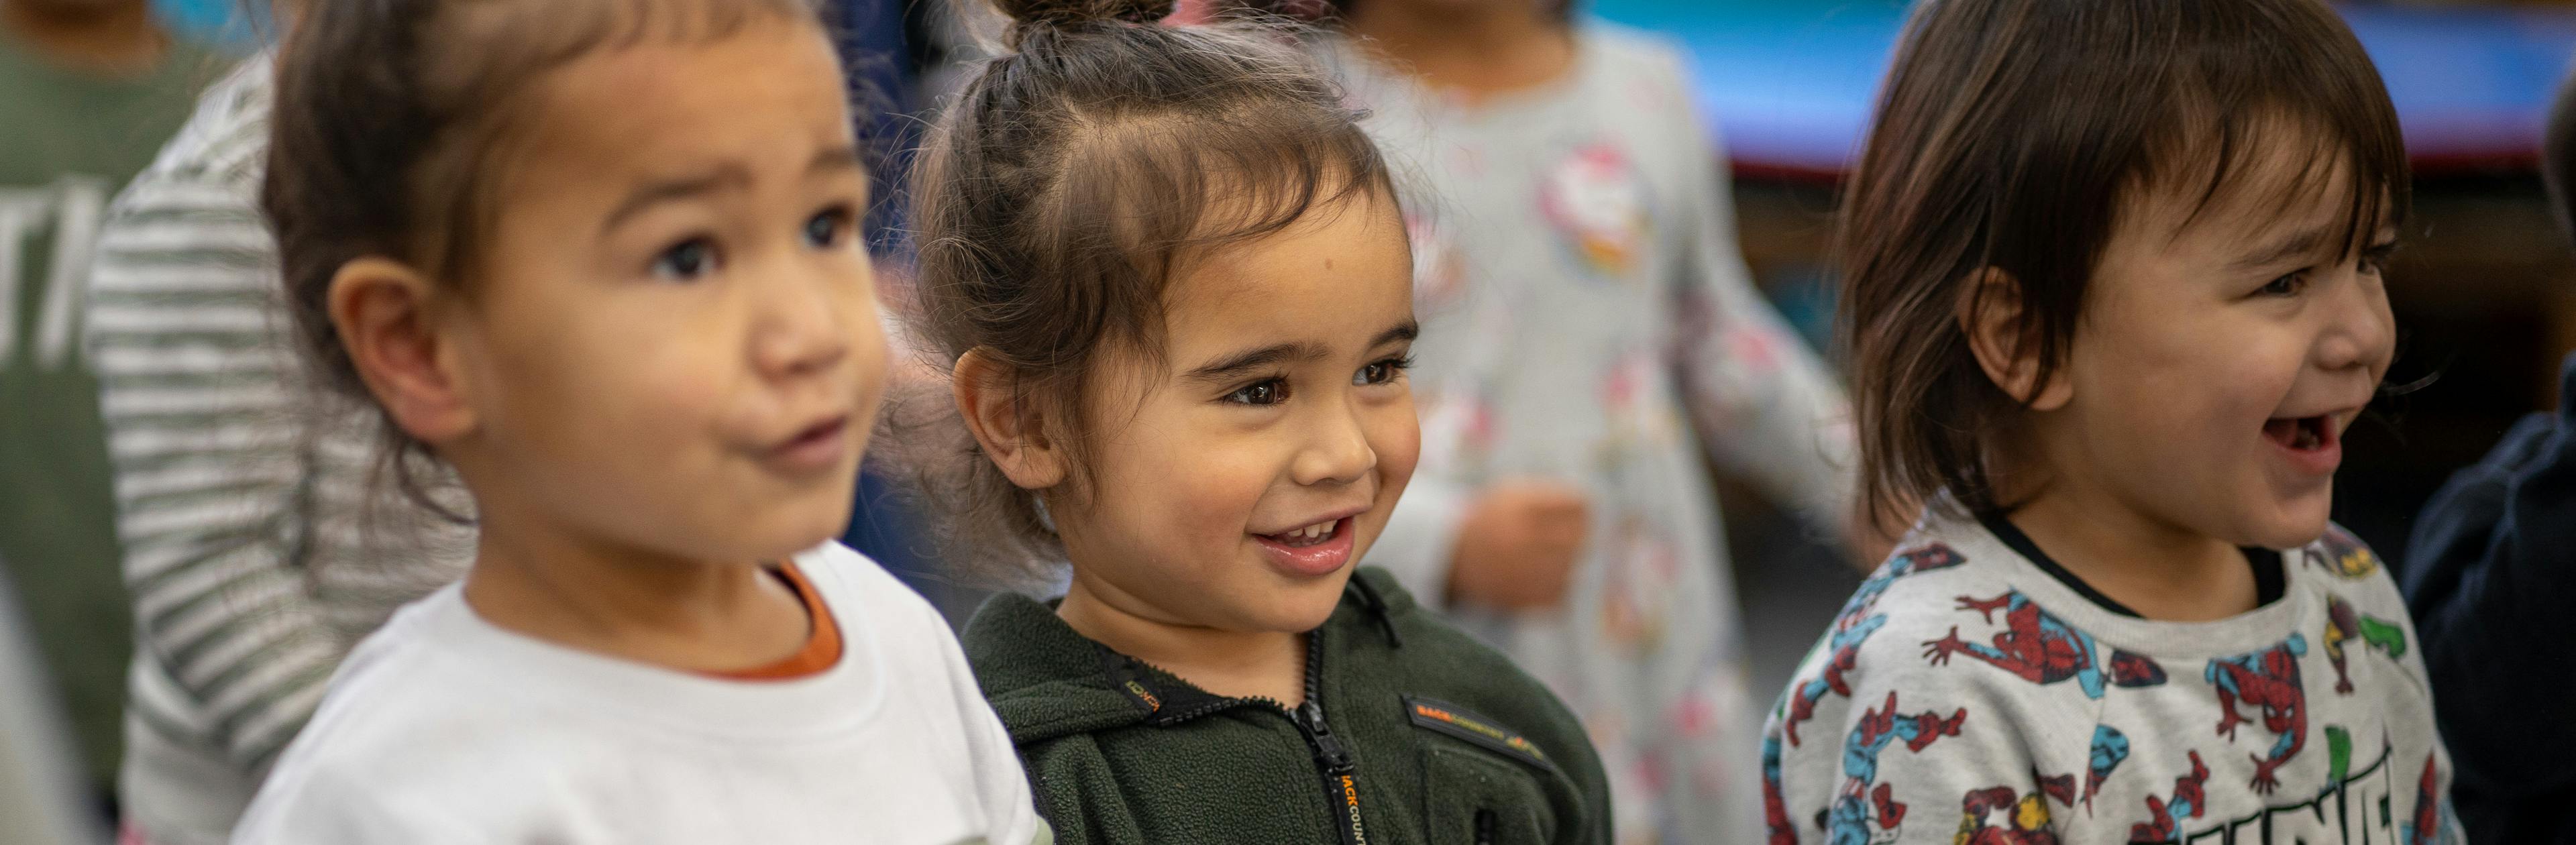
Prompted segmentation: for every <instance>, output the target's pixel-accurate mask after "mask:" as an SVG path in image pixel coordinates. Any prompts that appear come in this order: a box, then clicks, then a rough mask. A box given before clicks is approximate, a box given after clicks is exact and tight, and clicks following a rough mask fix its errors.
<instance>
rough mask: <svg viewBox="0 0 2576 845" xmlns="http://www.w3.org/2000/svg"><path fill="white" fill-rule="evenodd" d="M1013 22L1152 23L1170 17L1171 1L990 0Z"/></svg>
mask: <svg viewBox="0 0 2576 845" xmlns="http://www.w3.org/2000/svg"><path fill="white" fill-rule="evenodd" d="M993 5H995V6H998V7H1000V8H1001V10H1002V14H1005V15H1009V16H1011V23H1012V25H1013V26H1014V27H1015V28H1017V27H1028V26H1034V25H1040V24H1043V25H1048V26H1064V25H1067V24H1078V23H1089V22H1092V21H1126V22H1128V23H1147V24H1149V23H1153V22H1156V21H1159V20H1162V19H1164V18H1166V17H1169V16H1171V14H1172V7H1173V5H1174V3H1173V0H993Z"/></svg>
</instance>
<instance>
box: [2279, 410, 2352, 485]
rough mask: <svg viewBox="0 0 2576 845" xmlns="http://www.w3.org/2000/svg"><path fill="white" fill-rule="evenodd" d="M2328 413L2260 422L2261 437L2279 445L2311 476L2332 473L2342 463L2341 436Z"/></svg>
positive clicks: (2297, 466) (2291, 461) (2292, 464)
mask: <svg viewBox="0 0 2576 845" xmlns="http://www.w3.org/2000/svg"><path fill="white" fill-rule="evenodd" d="M2335 427H2336V426H2335V418H2334V416H2333V415H2331V414H2320V415H2317V416H2313V417H2275V418H2272V419H2269V420H2265V421H2263V439H2265V440H2269V441H2272V445H2274V446H2278V447H2280V448H2281V451H2282V452H2284V453H2286V455H2287V457H2288V458H2289V459H2290V464H2291V466H2293V467H2296V468H2298V469H2300V470H2302V471H2304V472H2306V473H2308V474H2310V475H2332V474H2333V473H2334V471H2335V467H2336V466H2338V465H2341V464H2342V463H2343V437H2342V433H2341V432H2338V431H2336V430H2335Z"/></svg>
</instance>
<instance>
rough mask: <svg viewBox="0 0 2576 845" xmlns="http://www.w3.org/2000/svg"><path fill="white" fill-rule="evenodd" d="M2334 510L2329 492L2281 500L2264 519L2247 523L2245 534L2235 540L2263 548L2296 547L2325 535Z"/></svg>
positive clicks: (2242, 543)
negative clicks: (2253, 523) (2252, 523)
mask: <svg viewBox="0 0 2576 845" xmlns="http://www.w3.org/2000/svg"><path fill="white" fill-rule="evenodd" d="M2333 512H2334V499H2333V497H2332V495H2331V494H2329V493H2319V494H2317V495H2313V496H2303V497H2300V498H2297V499H2293V500H2290V501H2286V502H2280V503H2277V504H2276V505H2275V506H2274V507H2273V508H2272V509H2271V513H2269V514H2267V515H2266V518H2264V519H2262V520H2260V521H2259V522H2258V523H2257V524H2255V525H2250V526H2247V527H2246V528H2247V530H2246V531H2245V532H2244V533H2245V534H2247V535H2248V536H2245V537H2242V538H2239V539H2238V540H2237V541H2236V542H2237V543H2239V544H2241V545H2247V546H2255V547H2258V548H2265V549H2295V548H2298V547H2300V546H2304V545H2307V544H2309V543H2313V542H2316V540H2317V538H2318V537H2322V536H2325V533H2326V525H2327V522H2328V520H2329V519H2330V518H2331V516H2332V514H2333Z"/></svg>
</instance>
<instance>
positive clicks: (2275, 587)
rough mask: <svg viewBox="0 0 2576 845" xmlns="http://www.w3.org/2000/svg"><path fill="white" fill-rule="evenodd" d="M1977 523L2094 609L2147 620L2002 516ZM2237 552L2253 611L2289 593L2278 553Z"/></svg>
mask: <svg viewBox="0 0 2576 845" xmlns="http://www.w3.org/2000/svg"><path fill="white" fill-rule="evenodd" d="M1977 522H1978V523H1980V524H1983V525H1984V526H1985V527H1986V530H1987V531H1989V532H1992V533H1993V534H1994V535H1995V539H1997V540H2001V541H2003V544H2004V545H2005V546H2006V547H2008V548H2010V549H2012V550H2013V552H2014V553H2016V554H2019V555H2021V556H2022V557H2023V558H2026V559H2028V560H2029V561H2030V562H2031V565H2033V566H2037V567H2039V571H2041V572H2046V573H2048V577H2050V578H2055V579H2057V582H2058V583H2060V584H2064V585H2066V588H2067V589H2070V590H2074V591H2075V594H2076V595H2079V596H2083V597H2084V600H2085V601H2089V602H2092V603H2093V605H2094V606H2095V607H2099V608H2101V609H2103V610H2107V611H2110V612H2112V613H2116V614H2119V615H2121V616H2126V617H2129V618H2131V619H2144V618H2146V617H2145V616H2144V615H2141V614H2139V613H2138V612H2137V611H2135V610H2131V609H2129V606H2128V605H2125V604H2121V603H2120V602H2119V601H2118V600H2115V599H2113V598H2111V597H2110V596H2107V595H2103V594H2102V591H2100V590H2096V589H2093V585H2091V584H2087V583H2084V579H2082V578H2078V577H2075V573H2073V572H2069V571H2067V570H2066V567H2065V566H2064V565H2062V564H2059V563H2058V562H2057V559H2056V558H2053V557H2049V556H2048V553H2047V552H2043V551H2040V550H2039V544H2038V543H2035V542H2032V541H2031V539H2030V535H2028V534H2024V533H2022V530H2021V527H2020V526H2017V525H2014V524H2012V520H2010V519H2006V518H2004V514H2003V513H2002V512H2000V511H1994V512H1988V513H1981V514H1978V515H1977ZM2237 550H2238V551H2240V552H2243V553H2244V554H2245V563H2246V565H2247V566H2251V567H2253V568H2254V606H2255V607H2256V608H2263V607H2268V606H2270V605H2271V604H2272V603H2273V602H2276V601H2280V600H2281V597H2282V596H2284V595H2287V594H2288V593H2289V589H2290V585H2289V573H2288V572H2286V571H2284V570H2283V568H2282V566H2281V553H2280V552H2276V551H2273V550H2271V549H2257V548H2243V547H2240V548H2238V549H2237Z"/></svg>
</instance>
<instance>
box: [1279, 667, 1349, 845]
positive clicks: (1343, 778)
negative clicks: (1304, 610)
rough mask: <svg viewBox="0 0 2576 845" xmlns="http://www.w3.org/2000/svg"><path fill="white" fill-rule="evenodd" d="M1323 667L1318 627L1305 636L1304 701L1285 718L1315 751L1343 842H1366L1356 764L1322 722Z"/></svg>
mask: <svg viewBox="0 0 2576 845" xmlns="http://www.w3.org/2000/svg"><path fill="white" fill-rule="evenodd" d="M1323 670H1324V631H1323V629H1322V628H1317V629H1315V631H1314V633H1311V634H1307V635H1306V702H1305V703H1304V704H1300V705H1297V709H1296V710H1295V711H1294V712H1291V713H1290V714H1289V718H1288V720H1289V721H1290V722H1293V723H1295V724H1296V725H1297V732H1298V733H1301V734H1304V735H1305V737H1306V745H1307V746H1308V747H1311V748H1313V749H1314V751H1315V769H1316V771H1317V772H1320V773H1321V774H1322V775H1323V779H1324V796H1325V799H1326V800H1328V801H1330V802H1331V803H1332V805H1333V828H1334V829H1335V830H1337V831H1339V832H1340V834H1341V841H1342V845H1368V827H1367V825H1365V824H1362V823H1361V821H1360V789H1359V775H1358V770H1359V766H1358V765H1357V764H1355V763H1353V762H1352V761H1351V753H1350V749H1348V748H1345V747H1343V746H1342V741H1341V740H1340V739H1338V738H1336V737H1334V736H1333V728H1332V725H1331V724H1330V723H1328V722H1326V721H1324V702H1323V695H1322V692H1323V690H1322V683H1323V677H1324V671H1323Z"/></svg>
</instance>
